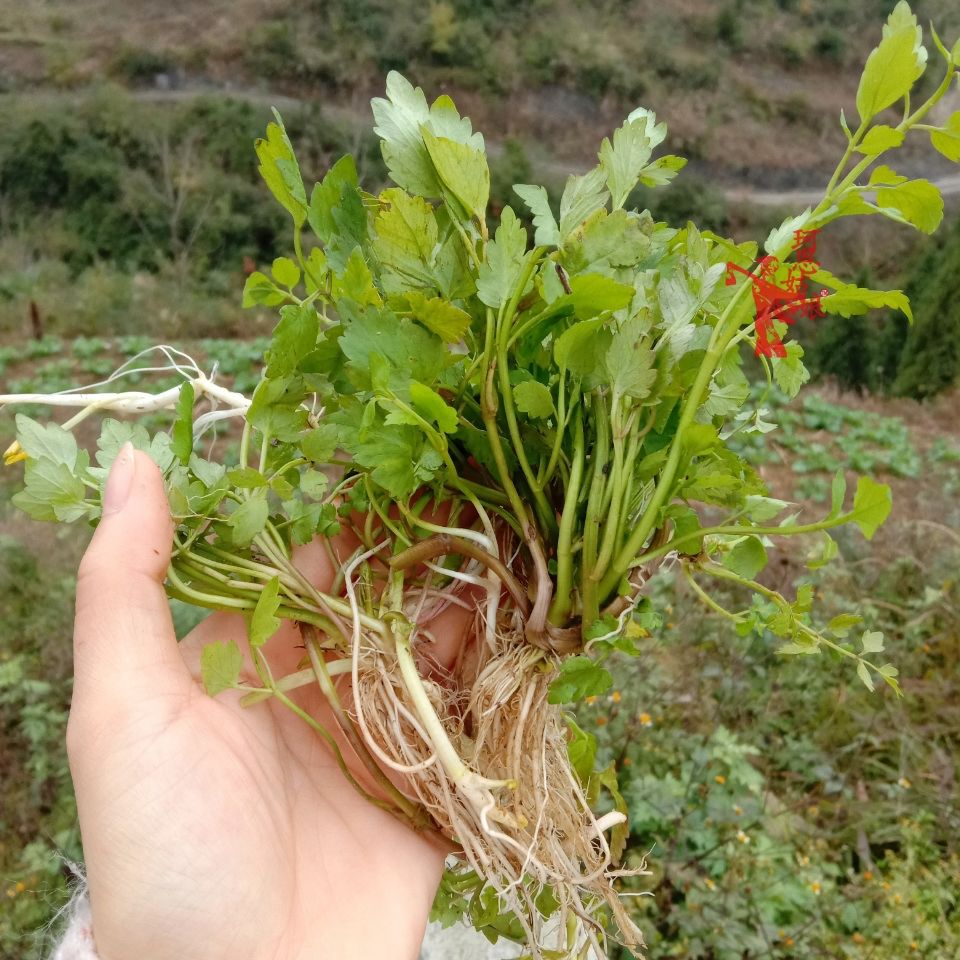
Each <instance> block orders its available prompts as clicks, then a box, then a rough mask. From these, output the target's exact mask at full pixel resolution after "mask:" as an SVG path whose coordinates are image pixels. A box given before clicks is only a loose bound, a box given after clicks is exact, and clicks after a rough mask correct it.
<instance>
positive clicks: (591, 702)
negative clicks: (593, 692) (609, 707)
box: [584, 696, 597, 707]
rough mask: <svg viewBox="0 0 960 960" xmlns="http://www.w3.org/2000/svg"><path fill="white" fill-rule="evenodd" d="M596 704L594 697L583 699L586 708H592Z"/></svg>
mask: <svg viewBox="0 0 960 960" xmlns="http://www.w3.org/2000/svg"><path fill="white" fill-rule="evenodd" d="M596 702H597V698H596V696H591V697H585V698H584V703H586V704H587V705H588V706H591V707H592V706H593V705H594V704H595V703H596Z"/></svg>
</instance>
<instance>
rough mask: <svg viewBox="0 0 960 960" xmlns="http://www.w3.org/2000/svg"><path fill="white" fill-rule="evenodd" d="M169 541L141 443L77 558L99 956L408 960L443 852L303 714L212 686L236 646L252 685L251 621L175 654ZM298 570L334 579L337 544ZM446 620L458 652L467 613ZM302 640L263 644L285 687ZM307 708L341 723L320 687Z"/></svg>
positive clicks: (205, 633) (118, 468)
mask: <svg viewBox="0 0 960 960" xmlns="http://www.w3.org/2000/svg"><path fill="white" fill-rule="evenodd" d="M171 539H172V523H171V519H170V514H169V510H168V508H167V502H166V498H165V496H164V491H163V485H162V480H161V476H160V473H159V471H158V470H157V468H156V467H155V466H154V464H153V462H152V461H151V460H150V459H149V458H148V457H147V456H145V455H144V454H142V453H135V452H134V451H133V449H132V448H131V447H129V446H127V447H125V448H124V450H123V451H121V454H120V456H119V457H118V459H117V462H116V463H115V465H114V467H113V469H112V471H111V474H110V477H109V480H108V483H107V489H106V493H105V504H104V517H103V520H102V521H101V523H100V525H99V527H98V528H97V531H96V534H95V535H94V538H93V541H92V542H91V544H90V547H89V549H88V550H87V553H86V555H85V556H84V558H83V562H82V564H81V567H80V575H79V581H78V584H77V615H76V627H75V635H74V657H75V674H76V677H75V686H74V697H73V705H72V708H71V711H70V721H69V725H68V728H67V749H68V753H69V757H70V768H71V771H72V774H73V780H74V784H75V786H76V793H77V805H78V809H79V817H80V828H81V835H82V838H83V848H84V856H85V860H86V865H87V871H88V881H89V889H90V899H91V907H92V913H93V931H94V937H95V939H96V943H97V950H98V953H99V955H100V958H101V960H131V958H137V960H191V958H196V960H220V958H224V960H226V958H230V960H236V958H237V957H242V958H244V960H299V958H303V960H324V958H328V957H329V958H335V960H351V958H364V960H369V958H373V957H383V958H387V957H389V958H391V960H393V958H396V960H412V958H414V957H416V956H417V953H418V950H419V946H420V941H421V939H422V937H423V933H424V928H425V926H426V920H427V915H428V912H429V909H430V904H431V902H432V899H433V895H434V892H435V890H436V887H437V884H438V882H439V879H440V873H441V870H442V867H443V859H444V853H443V850H442V849H441V848H440V847H439V846H438V845H436V844H435V843H431V841H430V840H429V839H428V838H426V837H425V836H422V835H418V834H416V833H414V832H413V831H412V830H410V829H408V828H407V827H406V826H404V825H403V824H402V823H400V822H399V821H398V820H396V819H394V818H393V817H392V816H391V815H390V814H389V813H386V812H385V811H383V810H381V809H379V808H377V807H376V806H374V805H373V804H371V803H369V802H368V801H366V800H364V799H363V798H362V797H360V796H359V795H358V794H357V793H356V792H355V790H354V789H353V788H352V787H351V786H350V785H349V784H348V783H347V781H346V779H345V778H344V776H343V775H342V774H341V772H340V771H339V770H338V769H337V767H336V763H335V761H334V759H333V756H332V754H331V752H330V751H329V749H328V748H327V747H326V746H325V745H323V744H322V742H321V741H320V739H319V737H318V736H317V734H316V733H315V732H314V731H313V730H312V729H311V728H310V727H309V726H308V725H307V724H306V723H305V722H304V721H303V720H302V719H301V718H299V717H297V716H296V715H294V714H293V713H292V712H291V711H290V710H289V709H288V708H287V707H284V706H283V705H282V704H280V703H277V702H274V701H267V702H264V703H260V704H257V705H256V706H254V707H252V708H246V709H245V708H242V707H240V706H239V699H240V694H239V693H238V692H237V691H229V692H226V693H223V694H220V695H219V696H218V697H217V698H216V699H212V698H210V697H208V696H207V695H206V693H205V692H204V690H203V688H202V686H201V685H200V679H199V678H200V667H199V663H200V651H201V649H202V647H203V646H204V645H205V644H207V643H209V642H211V641H213V640H217V639H221V640H224V639H231V638H232V639H234V640H236V641H237V642H238V644H239V645H240V647H241V650H243V651H244V656H245V658H246V666H247V670H248V675H249V677H250V678H251V679H253V678H255V676H256V674H255V673H254V671H253V668H252V663H251V661H250V659H249V650H248V648H247V647H246V645H245V636H246V629H245V625H244V622H243V619H242V618H241V617H240V616H233V615H227V614H221V613H217V614H213V615H212V616H210V617H209V618H208V619H207V620H205V621H204V622H203V623H201V625H200V626H199V627H197V628H196V629H195V630H194V631H193V632H192V633H191V634H190V635H189V636H188V637H186V638H185V639H184V640H183V641H182V642H181V643H180V644H179V645H178V644H177V641H176V638H175V636H174V631H173V625H172V622H171V618H170V612H169V607H168V604H167V600H166V596H165V594H164V590H163V580H164V576H165V573H166V570H167V566H168V564H169V560H170V547H171ZM297 562H298V563H299V565H300V566H301V569H303V570H304V572H305V573H307V574H308V575H309V576H311V577H312V578H313V579H314V581H315V582H316V583H317V584H318V586H320V587H321V589H323V588H326V587H328V586H329V584H330V583H331V581H332V578H333V570H332V569H331V565H330V562H329V560H328V559H327V555H326V552H325V551H324V550H322V549H319V548H318V549H314V550H312V551H310V550H307V551H305V552H304V553H303V554H302V555H298V558H297ZM445 616H447V617H448V618H449V619H448V622H447V623H444V624H443V625H442V627H443V632H444V633H445V634H446V636H447V642H448V643H449V644H450V645H451V648H452V647H456V646H457V644H458V643H459V642H460V640H462V638H463V635H464V633H465V632H466V630H467V628H468V627H467V623H466V620H465V619H464V618H463V616H462V614H460V615H458V612H455V611H452V612H450V613H448V614H446V615H445ZM437 626H438V625H437V624H435V625H434V630H435V631H436V629H437ZM301 642H302V641H301V639H300V637H299V634H298V633H297V631H296V630H295V628H294V627H293V626H292V625H290V624H284V626H283V627H282V628H281V630H280V631H279V632H278V633H277V635H276V636H275V637H273V639H271V640H270V641H269V643H268V644H267V645H266V647H265V648H264V652H265V654H266V656H267V658H268V661H269V662H270V664H271V666H272V668H273V670H274V674H275V675H276V676H282V675H283V674H285V673H287V672H291V671H293V670H295V669H296V665H297V662H298V660H299V659H300V657H301V656H302V653H303V651H302V649H301V650H297V649H296V645H297V644H299V643H301ZM448 652H451V653H452V649H451V650H450V651H448ZM293 699H295V700H296V702H297V703H298V704H299V705H300V706H301V707H303V708H304V709H305V710H307V711H309V712H310V713H311V714H312V715H314V716H316V717H317V718H318V719H319V720H320V721H321V722H323V723H324V725H325V726H326V727H327V728H328V729H331V730H333V729H335V726H336V725H335V723H334V721H333V719H332V717H331V716H330V715H329V712H326V711H325V701H323V698H322V695H321V694H320V693H319V690H313V689H310V688H302V689H301V690H298V691H295V692H294V694H293ZM343 753H344V757H345V758H346V759H347V762H348V763H350V764H351V769H352V770H353V772H354V775H355V776H357V777H358V779H361V780H362V781H363V782H364V783H365V784H366V785H367V786H368V789H372V786H371V784H370V781H369V780H368V779H366V778H365V777H364V773H363V772H362V768H361V766H360V763H359V761H358V760H357V759H356V757H355V756H354V755H353V754H352V752H351V751H350V750H349V748H344V749H343ZM351 761H352V763H351Z"/></svg>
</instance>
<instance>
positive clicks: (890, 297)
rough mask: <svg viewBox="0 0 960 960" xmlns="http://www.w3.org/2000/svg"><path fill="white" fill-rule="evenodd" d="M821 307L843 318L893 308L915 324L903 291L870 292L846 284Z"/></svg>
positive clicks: (827, 298)
mask: <svg viewBox="0 0 960 960" xmlns="http://www.w3.org/2000/svg"><path fill="white" fill-rule="evenodd" d="M820 306H821V307H822V308H823V310H824V312H825V313H830V314H836V315H838V316H841V317H853V316H859V315H860V314H863V313H866V312H867V311H868V310H872V309H874V308H876V307H893V308H894V309H895V310H899V311H900V312H901V313H902V314H903V315H904V316H905V317H906V318H907V319H908V320H909V321H910V322H911V323H913V312H912V311H911V310H910V301H909V300H908V299H907V295H906V294H905V293H904V292H903V291H902V290H869V289H866V288H864V287H858V286H855V285H854V284H852V283H845V284H843V285H842V286H840V287H839V288H838V289H837V290H836V292H835V293H831V294H830V295H829V296H827V297H823V298H822V299H821V300H820Z"/></svg>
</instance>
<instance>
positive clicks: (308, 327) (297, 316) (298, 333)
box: [264, 304, 320, 380]
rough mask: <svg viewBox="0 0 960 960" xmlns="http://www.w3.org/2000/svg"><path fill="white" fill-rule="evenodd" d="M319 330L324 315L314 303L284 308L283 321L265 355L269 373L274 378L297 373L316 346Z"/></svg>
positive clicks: (281, 318)
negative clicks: (301, 363)
mask: <svg viewBox="0 0 960 960" xmlns="http://www.w3.org/2000/svg"><path fill="white" fill-rule="evenodd" d="M319 333H320V318H319V316H318V315H317V311H316V310H315V309H314V307H313V306H312V304H304V305H303V306H300V305H294V304H291V305H289V306H286V307H281V309H280V322H279V323H278V324H277V325H276V327H274V330H273V338H272V339H271V341H270V346H269V347H268V348H267V352H266V355H265V357H264V360H265V361H266V364H267V367H266V371H265V373H266V376H267V377H269V378H270V379H271V380H273V379H276V378H278V377H286V376H289V375H290V374H291V373H293V372H294V370H296V369H297V367H298V366H299V365H300V361H301V360H303V358H304V357H306V355H307V354H308V353H310V352H311V351H312V350H313V349H314V348H315V347H316V345H317V336H318V335H319Z"/></svg>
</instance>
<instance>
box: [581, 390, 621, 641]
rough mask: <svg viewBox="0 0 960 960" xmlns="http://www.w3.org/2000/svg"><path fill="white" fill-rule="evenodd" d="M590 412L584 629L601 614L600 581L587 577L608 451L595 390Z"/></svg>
mask: <svg viewBox="0 0 960 960" xmlns="http://www.w3.org/2000/svg"><path fill="white" fill-rule="evenodd" d="M591 413H592V414H593V417H594V422H595V425H596V430H597V439H596V443H595V444H594V447H593V451H592V452H591V455H590V459H591V464H590V469H591V470H592V475H591V478H590V494H589V496H588V498H587V514H586V519H585V521H584V528H583V554H582V556H581V559H580V569H581V572H582V575H581V583H580V602H581V604H582V606H583V614H582V622H583V628H584V630H586V629H587V628H588V627H589V626H590V625H591V624H592V623H593V622H594V620H596V619H597V617H599V616H600V596H599V591H598V586H599V584H598V582H597V581H596V580H594V579H593V578H592V577H591V576H590V573H591V571H592V570H593V568H594V566H595V565H596V562H597V543H598V541H599V539H600V510H601V506H602V503H603V498H604V488H605V486H606V476H605V471H606V467H607V459H608V456H609V451H610V420H609V417H608V414H607V405H606V402H605V401H604V399H603V397H601V396H600V395H599V394H598V393H596V392H595V393H594V394H593V396H592V398H591ZM618 582H619V579H618Z"/></svg>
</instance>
